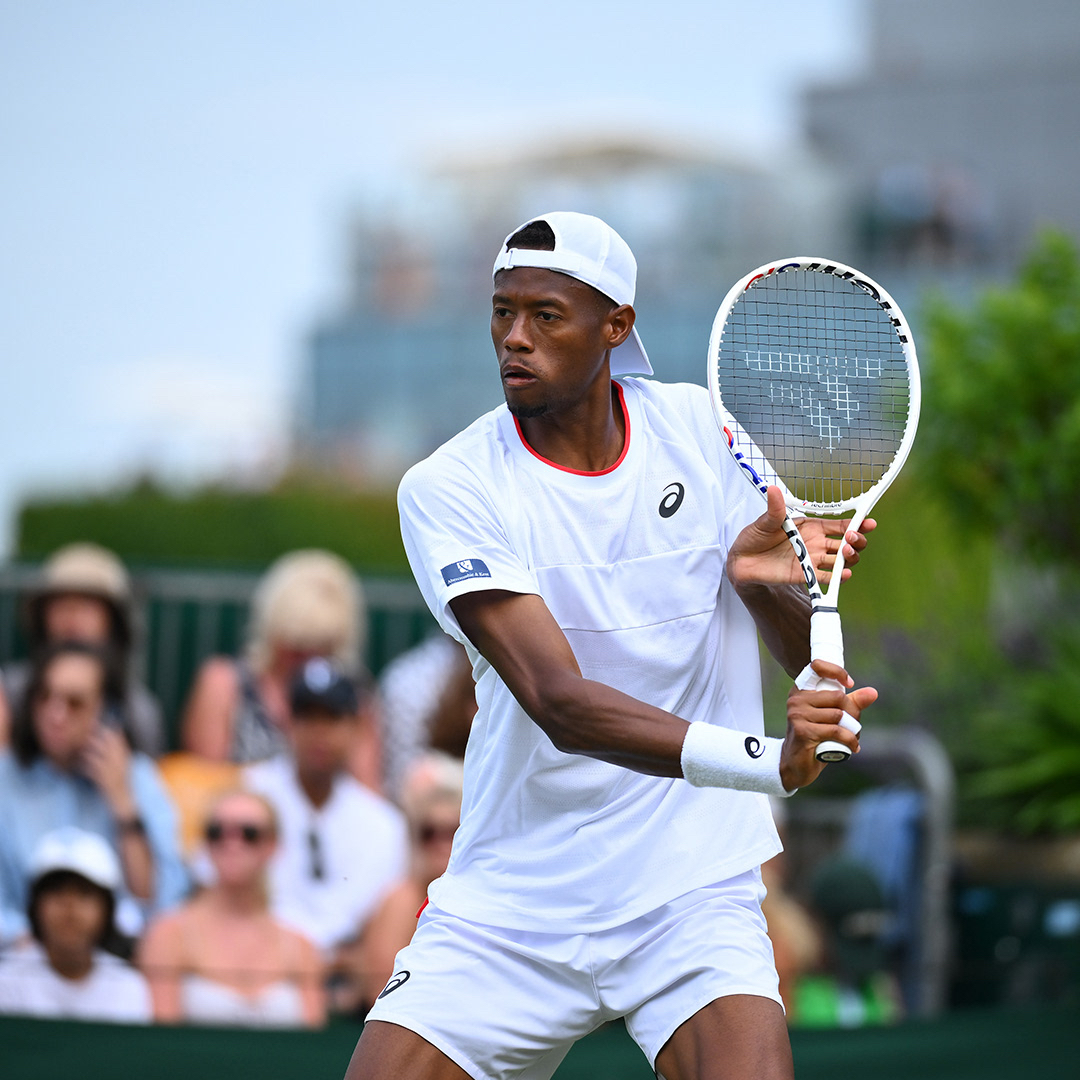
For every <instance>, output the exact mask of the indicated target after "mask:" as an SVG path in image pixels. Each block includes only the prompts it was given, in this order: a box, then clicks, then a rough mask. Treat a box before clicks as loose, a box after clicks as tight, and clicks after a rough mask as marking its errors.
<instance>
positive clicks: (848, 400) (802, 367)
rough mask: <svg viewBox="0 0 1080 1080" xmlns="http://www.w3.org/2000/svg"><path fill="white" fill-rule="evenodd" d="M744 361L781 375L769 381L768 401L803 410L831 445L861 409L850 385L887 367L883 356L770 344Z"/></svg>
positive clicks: (874, 376)
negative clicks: (781, 348) (836, 353)
mask: <svg viewBox="0 0 1080 1080" xmlns="http://www.w3.org/2000/svg"><path fill="white" fill-rule="evenodd" d="M743 361H744V362H745V364H746V366H747V368H748V369H749V370H750V371H754V372H757V373H758V374H761V375H766V376H781V377H782V378H781V379H780V380H774V381H772V382H770V383H769V401H770V402H771V403H772V404H773V405H779V406H784V407H786V408H788V409H791V410H794V411H798V412H801V413H804V414H805V415H806V417H807V419H808V421H809V423H810V426H811V427H812V428H813V429H814V431H816V432H817V434H818V437H819V438H820V439H821V440H822V442H824V443H826V445H827V446H828V448H829V449H830V450H833V449H835V448H836V446H837V445H839V443H840V441H841V439H842V437H843V434H844V429H845V428H847V427H848V426H849V425H850V424H851V421H852V419H853V418H854V417H855V414H856V413H858V412H859V411H860V409H861V408H862V403H861V402H860V401H859V399H858V398H857V397H855V396H853V394H852V389H851V384H852V383H856V382H858V381H860V380H861V381H864V382H865V381H867V380H872V381H877V380H880V379H881V375H882V370H883V364H882V361H881V358H880V357H870V356H867V357H863V356H852V357H847V356H845V357H835V356H816V355H813V354H810V353H785V352H782V351H778V350H766V349H758V350H757V351H756V352H746V353H744V354H743ZM784 376H787V377H789V378H783V377H784Z"/></svg>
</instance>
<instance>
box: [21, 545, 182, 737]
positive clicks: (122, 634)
mask: <svg viewBox="0 0 1080 1080" xmlns="http://www.w3.org/2000/svg"><path fill="white" fill-rule="evenodd" d="M24 616H25V633H26V640H27V642H28V645H29V649H30V656H31V660H32V659H33V657H34V656H36V654H38V653H39V652H40V651H41V650H42V649H43V648H44V647H45V646H46V645H49V644H52V643H55V642H58V641H83V642H86V643H87V644H90V645H96V646H98V647H99V648H101V649H102V650H103V651H104V652H105V654H106V656H107V657H108V659H109V667H110V671H109V679H108V685H107V689H106V698H107V705H108V708H109V710H110V711H111V712H112V713H113V714H114V715H115V718H116V720H117V722H118V723H119V724H120V725H121V726H122V727H123V729H124V730H125V732H126V733H127V735H128V737H129V738H130V740H131V743H132V745H133V746H134V747H135V748H136V749H137V750H141V751H142V752H143V753H144V754H149V755H150V756H151V757H157V756H158V755H159V754H161V753H163V752H164V750H165V722H164V719H163V717H162V712H161V705H160V704H159V702H158V700H157V698H156V697H154V695H153V694H152V693H151V692H150V690H149V689H148V688H147V687H146V686H145V685H144V684H143V683H142V682H140V681H139V680H138V679H137V678H136V677H135V673H134V671H133V670H132V650H133V647H134V640H135V632H134V622H135V619H134V611H133V606H132V595H131V581H130V579H129V578H128V574H127V571H126V570H125V569H124V566H123V564H122V563H121V562H120V560H119V559H118V558H117V557H116V556H115V555H114V554H113V553H112V552H111V551H106V550H105V549H104V548H102V547H98V546H97V545H96V544H69V545H68V546H67V547H64V548H61V549H60V550H59V551H57V552H56V553H55V554H54V555H53V556H52V557H51V558H50V559H49V560H48V561H47V562H46V563H45V566H44V567H43V569H42V573H41V581H40V583H39V584H38V585H37V587H36V588H35V589H34V590H33V591H32V592H31V593H30V595H29V596H28V598H27V601H26V606H25V609H24ZM30 667H31V664H30V663H29V662H17V663H12V664H7V665H5V667H4V672H3V693H2V694H0V745H6V743H7V740H8V730H9V724H10V716H11V714H13V713H16V712H18V711H19V709H20V708H21V706H22V701H23V698H24V696H25V694H26V687H27V682H28V680H29V677H30Z"/></svg>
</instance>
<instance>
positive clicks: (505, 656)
mask: <svg viewBox="0 0 1080 1080" xmlns="http://www.w3.org/2000/svg"><path fill="white" fill-rule="evenodd" d="M636 273H637V267H636V263H635V261H634V257H633V255H632V254H631V252H630V249H629V248H628V247H627V245H626V244H625V242H624V241H623V240H622V239H621V238H620V237H619V235H618V234H617V233H616V232H615V231H614V230H613V229H611V228H610V227H609V226H608V225H606V224H605V223H604V222H602V221H600V220H599V219H597V218H594V217H588V216H585V215H582V214H576V213H552V214H546V215H544V217H543V218H541V219H537V220H534V221H531V222H528V223H527V224H526V225H524V226H523V227H522V228H521V229H519V230H517V231H516V232H515V233H513V234H512V235H511V236H509V237H508V238H507V240H506V242H505V243H504V245H503V247H502V249H501V250H500V252H499V256H498V258H497V259H496V261H495V268H494V286H495V287H494V299H493V305H492V313H491V336H492V340H493V342H494V345H495V352H496V355H497V358H498V362H499V373H500V376H501V378H502V384H503V389H504V391H505V396H506V405H505V406H500V407H499V408H498V409H495V410H494V411H492V412H490V413H488V414H487V415H485V416H483V417H481V418H480V419H479V420H477V421H476V422H475V423H474V424H472V425H471V426H470V427H468V428H467V429H466V430H465V431H463V432H462V433H461V434H460V435H458V436H456V437H455V438H453V439H451V440H450V441H449V442H448V443H446V444H445V445H444V446H442V447H441V448H440V449H439V450H437V451H436V452H435V453H434V454H432V455H431V457H429V458H427V459H426V460H425V461H422V462H420V463H419V464H418V465H416V466H414V467H413V468H412V469H411V470H410V471H409V473H408V474H407V475H406V477H405V478H404V480H403V481H402V483H401V488H400V491H399V508H400V512H401V526H402V534H403V537H404V541H405V547H406V551H407V552H408V556H409V561H410V564H411V566H412V569H413V572H414V574H415V575H416V579H417V582H418V583H419V586H420V589H421V591H422V592H423V594H424V597H425V599H426V601H427V603H428V605H429V606H430V608H431V610H432V612H433V613H434V614H435V617H436V618H437V619H438V621H439V623H440V624H441V625H442V627H443V628H444V629H445V630H446V631H447V633H449V634H450V635H452V636H453V637H455V638H457V639H458V640H459V641H461V642H462V643H463V644H464V646H465V648H466V649H467V650H468V653H469V656H470V659H471V660H472V663H473V670H474V674H475V676H476V700H477V704H478V706H479V711H478V712H477V715H476V718H475V720H474V722H473V726H472V731H471V735H470V738H469V743H468V750H467V753H466V758H465V798H464V804H463V808H462V810H463V815H462V824H461V827H460V829H459V831H458V834H457V836H456V838H455V840H454V846H453V854H452V856H451V859H450V864H449V867H448V869H447V872H446V874H445V875H444V876H443V877H441V878H440V879H438V880H437V881H435V882H433V883H432V886H431V888H430V890H429V894H428V897H429V903H428V904H427V906H426V907H425V909H424V910H423V912H422V914H421V916H420V920H419V923H418V926H417V930H416V933H415V935H414V937H413V940H412V942H411V944H410V945H409V946H408V947H406V948H405V949H404V950H402V952H400V953H399V954H398V957H397V961H396V965H395V973H394V975H393V977H392V978H391V979H390V981H389V983H388V984H387V986H386V988H385V989H384V990H383V991H382V993H381V994H380V995H379V999H378V1000H377V1001H376V1003H375V1006H374V1008H373V1009H372V1010H371V1012H370V1013H369V1014H368V1022H367V1024H366V1027H365V1029H364V1032H363V1035H362V1037H361V1039H360V1041H359V1043H358V1045H357V1049H356V1052H355V1054H354V1055H353V1060H352V1063H351V1064H350V1067H349V1072H348V1074H347V1075H348V1080H414V1078H415V1080H418V1078H425V1080H444V1078H445V1080H451V1078H454V1080H459V1078H461V1077H463V1076H468V1077H474V1078H476V1080H480V1078H484V1080H487V1078H492V1080H495V1078H506V1080H509V1078H510V1077H514V1078H526V1080H543V1078H546V1077H550V1076H551V1075H552V1073H554V1071H555V1069H556V1068H557V1067H558V1065H559V1062H560V1061H561V1060H562V1058H563V1057H564V1055H565V1054H566V1052H567V1050H568V1049H569V1047H570V1046H571V1045H572V1044H573V1042H574V1041H575V1040H576V1039H578V1038H580V1037H581V1036H583V1035H585V1034H587V1033H588V1032H590V1031H592V1030H594V1029H595V1028H597V1027H599V1026H600V1025H601V1024H603V1023H605V1022H606V1021H609V1020H612V1019H615V1018H618V1017H623V1018H625V1022H626V1027H627V1029H628V1031H629V1033H630V1035H631V1036H632V1037H633V1038H634V1039H635V1040H636V1042H637V1043H638V1045H639V1046H640V1047H641V1049H642V1050H643V1051H644V1053H645V1055H646V1056H647V1057H648V1060H649V1062H650V1064H651V1065H652V1066H653V1067H654V1068H655V1069H656V1070H657V1071H658V1073H659V1074H660V1075H662V1076H663V1077H665V1078H666V1080H701V1078H711V1077H725V1078H736V1077H738V1078H750V1077H753V1078H754V1080H772V1078H781V1077H790V1076H791V1075H792V1060H791V1051H790V1045H789V1042H788V1037H787V1028H786V1025H785V1021H784V1013H783V1006H782V1004H781V1001H780V997H779V994H778V991H777V977H776V970H775V966H774V964H773V957H772V950H771V947H770V944H769V939H768V937H767V936H766V927H765V922H764V919H763V918H762V915H761V899H762V896H763V893H764V889H763V887H762V884H761V876H760V872H759V866H760V864H761V863H762V862H763V861H764V860H766V859H769V858H771V857H772V856H773V855H775V854H776V853H777V852H778V851H779V850H780V844H779V840H778V838H777V835H776V830H775V828H774V826H773V822H772V817H771V815H770V812H769V801H768V796H769V795H776V796H783V795H789V794H791V793H792V792H793V791H795V790H796V789H797V788H799V787H803V786H805V785H806V784H809V783H810V782H811V781H812V780H813V779H814V778H815V777H816V776H817V775H818V773H819V772H820V770H821V768H822V766H821V764H820V763H819V762H817V761H816V760H815V758H814V747H815V746H816V745H817V743H818V742H820V741H822V740H827V739H836V740H838V741H840V742H843V743H846V744H847V745H848V746H849V747H851V748H852V749H853V750H857V748H858V743H857V738H856V736H855V735H853V734H852V733H851V732H850V731H848V730H846V729H845V728H843V727H840V726H839V723H838V722H839V720H840V719H841V716H842V710H845V711H847V712H848V713H850V714H851V715H852V716H855V717H857V716H858V715H859V712H860V710H861V709H862V708H863V707H865V706H866V705H868V704H869V703H870V702H872V701H873V700H874V698H875V697H876V696H877V695H876V692H875V691H874V690H873V689H872V688H869V687H867V688H862V689H859V690H854V691H851V692H849V693H844V692H842V691H839V690H837V691H818V692H803V691H798V690H793V691H792V693H791V695H790V696H789V698H788V706H787V720H788V729H787V735H786V738H784V739H782V740H781V739H772V738H765V736H764V732H763V723H762V704H761V685H760V672H759V665H758V653H757V632H758V631H760V633H761V635H762V637H763V640H764V641H765V643H766V645H767V647H768V648H769V650H770V651H771V653H772V654H773V656H774V657H775V658H776V659H777V660H778V661H779V662H780V663H781V664H782V665H783V667H784V668H785V669H786V670H787V671H788V673H789V674H791V675H792V676H794V675H795V674H796V673H797V672H799V671H800V670H801V669H802V668H803V666H804V665H805V664H806V663H807V662H808V661H809V644H808V642H809V612H810V609H809V603H808V600H807V598H806V594H805V590H804V589H803V588H802V587H801V585H799V583H800V582H801V581H802V575H801V572H800V571H799V569H798V564H797V562H796V561H795V559H794V556H793V555H792V553H791V548H790V545H789V544H788V542H787V539H786V538H785V536H784V534H783V532H782V531H781V528H780V523H781V521H782V519H783V500H782V498H781V496H780V492H779V491H778V490H776V489H774V490H773V491H772V492H771V495H770V499H769V502H768V507H767V511H766V512H765V513H764V514H762V513H760V511H761V503H760V500H759V497H758V496H757V495H756V494H755V493H754V490H753V488H752V487H751V486H750V485H749V484H747V483H746V482H745V480H743V479H742V477H741V476H739V475H738V472H737V469H738V466H737V465H735V464H734V463H733V461H732V459H731V456H730V455H729V453H728V452H727V450H726V448H725V447H724V445H723V444H722V442H721V438H720V436H719V434H718V432H717V429H716V425H715V423H714V421H713V418H712V415H711V412H710V405H709V398H708V394H707V392H706V390H705V389H704V388H702V387H699V386H691V385H678V384H663V383H660V382H655V381H651V380H645V379H635V378H625V376H627V375H629V374H631V373H641V374H651V373H652V368H651V366H650V364H649V360H648V357H647V356H646V353H645V349H644V347H643V346H642V343H641V339H640V338H639V337H638V333H637V330H636V329H635V327H634V318H635V316H634V309H633V307H632V306H631V305H632V303H633V299H634V291H635V282H636ZM613 376H619V377H620V378H618V379H617V380H616V381H613ZM845 528H846V523H845V524H836V523H833V524H832V525H829V524H823V523H808V524H807V526H806V527H805V530H804V536H805V537H806V540H807V545H808V547H810V548H811V550H812V551H813V554H814V558H815V565H816V566H818V567H819V568H820V569H824V567H825V566H826V565H827V564H828V563H829V562H830V561H831V556H832V555H833V554H834V553H835V552H836V550H837V547H838V545H840V544H844V545H845V554H846V557H847V559H848V561H849V563H853V562H856V561H858V557H859V552H860V551H862V550H863V548H864V547H865V544H866V537H865V535H863V533H855V532H849V533H846V534H845V533H844V529H845ZM872 528H873V522H868V523H867V524H866V525H865V526H864V529H865V530H866V531H869V530H870V529H872ZM830 529H831V530H832V531H831V532H830V531H829V530H830ZM845 573H847V571H845ZM825 577H826V580H827V575H825ZM818 670H819V673H820V674H822V675H826V676H831V677H833V678H836V679H838V680H840V682H841V683H842V684H843V685H844V686H846V687H848V688H850V687H851V686H852V682H851V680H850V679H849V678H848V676H847V673H846V672H844V671H843V670H842V669H840V668H837V667H833V666H832V665H828V664H824V663H821V664H820V665H819V666H818Z"/></svg>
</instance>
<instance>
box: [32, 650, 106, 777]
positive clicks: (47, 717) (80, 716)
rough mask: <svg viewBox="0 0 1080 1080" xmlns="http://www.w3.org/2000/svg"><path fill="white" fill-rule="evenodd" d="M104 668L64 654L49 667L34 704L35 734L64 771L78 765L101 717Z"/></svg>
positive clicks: (91, 661)
mask: <svg viewBox="0 0 1080 1080" xmlns="http://www.w3.org/2000/svg"><path fill="white" fill-rule="evenodd" d="M101 706H102V700H101V668H100V666H99V665H98V663H97V661H96V660H94V658H93V657H90V656H81V655H79V654H78V653H61V655H59V656H57V657H56V658H55V659H53V661H52V662H51V663H50V664H49V666H48V668H47V670H46V671H45V677H44V679H43V680H42V684H41V689H40V691H39V693H38V695H37V698H36V699H35V700H34V704H33V716H34V733H35V734H36V735H37V739H38V744H39V745H40V746H41V751H42V753H43V754H44V755H45V756H46V757H47V758H48V759H49V760H50V761H52V762H53V763H54V764H55V765H57V766H58V767H59V768H61V769H71V768H74V767H75V766H76V765H77V764H78V760H79V756H80V754H81V753H82V751H83V749H84V748H85V746H86V744H87V742H89V740H90V736H91V735H92V734H93V733H94V731H95V730H96V729H97V726H98V721H99V717H100V715H101Z"/></svg>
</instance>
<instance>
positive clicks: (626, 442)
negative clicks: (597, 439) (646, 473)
mask: <svg viewBox="0 0 1080 1080" xmlns="http://www.w3.org/2000/svg"><path fill="white" fill-rule="evenodd" d="M611 385H612V386H614V387H615V389H616V391H617V392H618V395H619V407H620V408H621V409H622V414H623V425H624V430H625V434H624V436H623V448H622V453H621V454H620V455H619V458H618V460H617V461H616V462H615V464H614V465H609V466H608V467H607V468H606V469H599V470H598V471H597V472H587V471H586V470H584V469H568V468H567V467H566V466H565V465H560V464H558V463H557V462H555V461H549V460H548V459H547V458H546V457H544V456H543V455H542V454H538V453H537V452H536V451H535V450H534V449H533V448H532V447H531V446H530V445H529V444H528V442H526V440H525V435H524V433H523V432H522V430H521V423H520V422H519V421H518V418H517V417H516V416H515V417H514V427H516V428H517V433H518V438H519V439H521V445H522V446H524V447H525V449H526V450H528V451H529V453H530V454H532V456H533V457H534V458H536V460H537V461H542V462H543V463H544V464H545V465H550V466H551V467H552V468H553V469H558V470H559V472H568V473H573V474H574V475H575V476H606V475H607V474H608V473H609V472H614V471H615V470H616V469H617V468H618V467H619V466H620V465H621V464H622V463H623V461H624V460H625V459H626V452H627V450H629V449H630V413H629V412H628V411H627V408H626V398H625V397H624V396H623V388H622V385H621V384H620V383H617V382H616V381H615V380H614V379H612V380H611Z"/></svg>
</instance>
